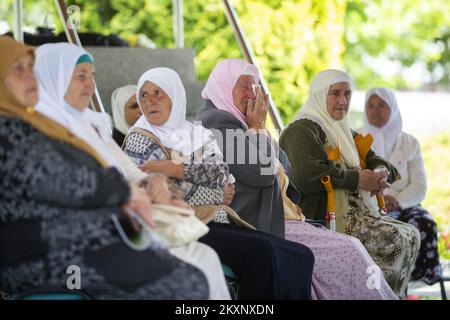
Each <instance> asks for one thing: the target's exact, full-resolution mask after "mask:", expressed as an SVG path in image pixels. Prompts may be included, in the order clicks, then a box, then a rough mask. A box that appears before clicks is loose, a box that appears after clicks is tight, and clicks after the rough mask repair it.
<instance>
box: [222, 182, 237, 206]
mask: <svg viewBox="0 0 450 320" xmlns="http://www.w3.org/2000/svg"><path fill="white" fill-rule="evenodd" d="M233 197H234V184H232V183H229V184H227V185H226V186H225V188H223V204H224V205H226V206H229V205H230V204H231V202H232V201H233Z"/></svg>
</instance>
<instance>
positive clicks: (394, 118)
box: [363, 87, 403, 159]
mask: <svg viewBox="0 0 450 320" xmlns="http://www.w3.org/2000/svg"><path fill="white" fill-rule="evenodd" d="M373 95H376V96H378V97H379V98H380V99H382V100H384V102H386V104H387V105H388V106H389V108H390V109H391V115H390V116H389V120H388V122H387V123H386V124H385V125H384V126H383V127H382V128H378V127H375V126H373V125H371V124H370V123H369V119H368V118H367V102H368V101H369V99H370V97H371V96H373ZM364 110H365V112H364V129H363V130H364V133H365V134H367V133H370V134H371V135H372V136H373V145H372V149H373V150H374V151H375V153H376V154H378V155H379V156H381V157H383V158H385V159H389V157H390V156H391V154H392V151H393V149H394V145H395V141H396V140H397V137H398V135H399V134H400V132H401V131H402V126H403V121H402V115H401V114H400V110H399V108H398V105H397V99H396V97H395V93H394V92H393V91H391V90H389V89H386V88H381V87H380V88H374V89H371V90H369V91H368V92H367V94H366V101H365V109H364Z"/></svg>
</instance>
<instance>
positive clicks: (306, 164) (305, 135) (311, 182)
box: [280, 119, 400, 220]
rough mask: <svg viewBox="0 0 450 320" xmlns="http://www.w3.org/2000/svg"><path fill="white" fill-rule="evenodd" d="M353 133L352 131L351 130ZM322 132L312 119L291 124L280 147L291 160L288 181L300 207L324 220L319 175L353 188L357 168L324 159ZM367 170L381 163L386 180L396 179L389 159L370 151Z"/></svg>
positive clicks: (335, 184)
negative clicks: (297, 194) (289, 180)
mask: <svg viewBox="0 0 450 320" xmlns="http://www.w3.org/2000/svg"><path fill="white" fill-rule="evenodd" d="M352 133H353V136H356V135H357V133H356V132H354V131H353V132H352ZM325 142H326V135H325V132H324V131H323V130H322V128H321V127H320V126H319V125H318V124H316V123H315V122H313V121H311V120H307V119H301V120H297V121H295V122H293V123H291V124H290V125H289V126H288V127H287V128H286V129H285V130H284V131H283V132H282V134H281V136H280V146H281V148H282V149H283V150H284V151H285V152H286V154H287V156H288V158H289V161H290V162H291V169H292V174H291V180H292V182H293V183H294V185H295V186H296V187H297V189H298V190H299V191H300V192H301V194H302V197H301V200H300V206H301V208H302V211H303V214H304V215H305V216H306V217H307V218H309V219H316V220H324V219H325V215H326V211H327V193H326V191H325V188H324V187H323V185H322V183H321V182H320V179H321V177H323V176H325V175H330V177H331V182H332V184H333V187H334V188H335V189H347V190H349V191H356V189H357V187H358V182H359V173H358V171H357V170H349V169H347V168H345V167H344V166H343V165H342V164H340V163H338V162H337V161H334V160H328V156H327V153H326V151H325V147H324V146H325ZM366 162H367V167H368V169H375V168H376V167H378V166H380V165H382V166H385V167H386V168H387V169H388V170H389V171H390V175H389V177H388V182H390V183H392V182H394V181H396V180H397V179H399V178H400V175H399V174H398V171H397V170H396V169H395V168H394V166H393V165H391V164H390V163H389V162H387V161H386V160H384V159H383V158H381V157H379V156H377V155H376V154H375V153H374V152H373V151H372V150H370V151H369V152H368V154H367V157H366Z"/></svg>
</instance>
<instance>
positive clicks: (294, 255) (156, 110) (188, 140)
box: [124, 68, 314, 299]
mask: <svg viewBox="0 0 450 320" xmlns="http://www.w3.org/2000/svg"><path fill="white" fill-rule="evenodd" d="M137 98H138V103H139V106H140V107H141V109H142V113H143V116H142V117H141V118H140V119H139V120H138V121H137V123H136V124H135V126H134V127H133V128H132V129H131V130H130V131H129V133H128V136H127V137H126V138H125V143H124V148H125V149H124V150H125V152H126V153H127V154H128V155H129V156H130V157H131V159H132V160H133V161H134V162H135V163H136V164H138V165H140V166H141V167H142V168H143V169H144V170H145V171H148V172H161V173H164V174H166V175H168V176H169V177H171V178H172V179H171V180H172V181H173V182H174V183H176V184H177V186H178V187H179V188H181V189H182V190H183V191H184V192H185V197H184V199H185V200H186V201H187V202H188V203H190V204H191V205H207V204H210V205H218V204H221V203H222V202H223V199H224V190H223V189H224V186H226V185H227V184H228V183H229V180H230V177H229V174H228V166H227V165H226V163H224V162H223V159H222V154H221V152H220V149H219V148H218V146H217V143H216V141H215V140H214V137H213V136H212V134H211V133H210V132H209V131H208V130H205V129H204V128H202V127H200V126H195V125H193V124H192V123H190V122H188V121H186V93H185V89H184V87H183V84H182V81H181V79H180V77H179V75H178V74H177V73H176V72H175V71H173V70H171V69H168V68H155V69H151V70H148V71H147V72H145V73H144V74H143V75H142V76H141V77H140V79H139V82H138V97H137ZM169 149H171V150H170V151H169ZM174 156H175V157H176V158H174ZM228 197H229V195H228V196H227V198H228ZM219 214H220V217H219V218H218V219H217V220H220V221H227V220H228V217H227V216H226V215H225V214H224V213H223V212H222V213H219ZM230 220H231V219H230ZM208 226H209V228H210V231H209V233H208V234H206V235H205V236H204V237H203V238H201V239H200V241H202V242H204V243H206V244H208V245H210V246H211V247H213V248H214V249H215V250H216V251H217V253H218V254H219V256H220V259H221V261H222V262H223V263H224V264H226V265H227V266H229V267H230V268H231V269H232V270H233V271H234V272H235V274H236V275H237V276H238V278H239V279H240V281H239V294H238V298H239V299H310V297H311V290H310V288H311V274H312V268H313V263H314V257H313V255H312V253H311V251H310V250H309V249H308V248H306V247H304V246H301V245H298V244H295V243H291V242H288V241H285V240H283V239H278V238H276V237H273V236H271V235H269V234H265V233H263V232H260V231H256V230H251V229H245V228H244V227H240V226H236V225H232V224H230V223H227V224H223V223H217V222H210V223H209V224H208Z"/></svg>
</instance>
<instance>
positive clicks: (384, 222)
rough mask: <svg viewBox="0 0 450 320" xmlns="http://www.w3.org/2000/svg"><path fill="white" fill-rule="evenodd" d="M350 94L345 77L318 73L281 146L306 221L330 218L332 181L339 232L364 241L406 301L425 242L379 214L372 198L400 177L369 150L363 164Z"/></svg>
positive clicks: (403, 225)
mask: <svg viewBox="0 0 450 320" xmlns="http://www.w3.org/2000/svg"><path fill="white" fill-rule="evenodd" d="M351 94H352V81H351V79H350V77H349V76H348V75H347V74H346V73H345V72H342V71H339V70H325V71H322V72H320V73H318V74H317V75H316V76H315V77H314V79H313V80H312V82H311V90H310V95H309V97H308V100H307V101H306V103H305V105H304V106H303V107H302V109H301V112H300V114H299V116H298V118H297V119H296V120H295V121H294V122H293V123H291V124H290V125H289V126H288V127H287V128H286V129H285V130H284V131H283V132H282V134H281V137H280V145H281V147H282V148H283V149H284V150H285V151H286V153H287V154H288V157H289V159H290V161H291V164H292V180H293V182H294V184H295V185H296V186H297V188H298V189H299V190H300V192H301V194H302V199H301V202H300V206H301V208H302V210H303V212H304V213H305V215H306V216H308V217H309V218H315V219H322V220H323V219H324V217H325V216H326V213H327V199H328V198H327V193H326V191H325V188H324V186H323V185H322V183H321V178H322V177H324V176H327V175H328V176H330V177H331V183H332V185H333V187H334V198H335V204H336V229H337V231H338V232H342V233H346V234H348V235H351V236H354V237H356V238H358V239H359V240H361V242H362V243H363V245H364V246H365V247H366V249H367V251H368V252H369V253H370V255H371V256H372V258H373V260H374V261H375V262H376V263H377V265H378V266H379V267H380V268H381V269H382V270H383V273H384V275H385V277H386V280H387V282H388V283H389V285H390V286H391V288H392V289H393V290H394V292H396V293H397V294H398V295H400V296H401V297H404V295H405V290H406V288H407V285H408V281H409V279H410V275H411V271H412V268H413V266H414V261H415V259H416V256H417V251H418V248H419V239H420V236H419V233H418V232H417V230H415V229H414V228H413V227H411V226H410V225H408V224H406V223H402V222H399V221H397V220H394V219H392V218H390V217H387V216H385V215H382V214H380V213H379V209H378V208H377V207H376V205H375V203H374V201H373V199H372V197H371V195H370V193H369V192H372V193H377V192H380V191H381V190H382V189H384V188H386V187H388V186H389V184H388V183H387V182H386V179H388V181H389V182H393V181H394V180H395V179H397V178H398V172H397V170H396V169H395V168H394V167H393V166H392V165H391V164H390V163H389V162H387V161H384V160H383V159H382V158H380V157H378V156H377V155H376V154H375V153H374V152H373V151H371V150H370V149H369V148H368V146H367V147H366V154H365V156H361V160H360V154H359V151H358V148H357V146H356V142H355V140H354V136H355V135H356V133H354V132H353V131H352V130H351V129H350V127H349V125H348V122H347V119H346V115H347V112H348V109H349V105H350V99H351ZM358 141H359V140H358ZM364 143H366V142H364ZM362 149H363V148H360V151H361V154H364V153H363V152H362ZM364 164H366V167H367V168H364V167H365V166H364ZM361 167H363V168H361ZM378 167H380V168H379V170H380V171H378V170H375V169H377V168H378ZM383 168H384V169H383ZM386 168H387V169H386Z"/></svg>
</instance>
